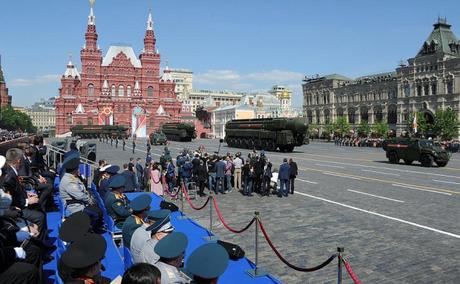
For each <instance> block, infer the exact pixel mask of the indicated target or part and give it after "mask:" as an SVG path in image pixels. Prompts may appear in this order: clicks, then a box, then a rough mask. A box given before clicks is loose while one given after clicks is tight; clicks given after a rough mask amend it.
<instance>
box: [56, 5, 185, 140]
mask: <svg viewBox="0 0 460 284" xmlns="http://www.w3.org/2000/svg"><path fill="white" fill-rule="evenodd" d="M90 4H91V9H90V14H89V17H88V26H87V30H86V34H85V40H86V42H85V45H84V47H83V48H82V49H81V52H80V56H81V66H82V72H81V74H80V73H79V72H78V70H77V68H76V67H75V66H74V65H73V63H72V62H71V61H69V63H68V65H67V70H66V71H65V73H64V75H63V76H62V78H61V88H60V89H59V97H58V98H57V99H56V103H55V105H56V134H64V133H67V132H69V130H70V127H72V126H73V125H77V124H84V125H86V124H92V125H116V124H120V125H126V126H129V127H130V129H131V134H136V135H137V136H138V137H144V136H146V135H148V133H150V132H152V131H153V130H155V129H157V128H158V127H159V126H160V125H161V124H162V123H163V122H165V121H175V120H179V115H180V114H179V112H180V109H181V103H180V102H179V101H178V100H177V99H176V95H175V92H174V88H175V84H174V82H173V79H172V77H171V74H170V71H169V70H168V68H166V69H165V71H164V74H163V75H162V76H161V77H160V54H159V52H158V50H157V49H156V46H155V44H156V38H155V34H154V31H153V21H152V15H151V14H150V13H149V16H148V21H147V29H146V33H145V37H144V49H143V51H142V53H141V54H140V56H139V58H138V57H136V54H135V52H134V50H133V48H132V47H129V46H111V47H110V48H109V49H108V51H107V54H106V55H105V56H104V57H102V51H101V49H100V48H99V46H98V44H97V38H98V34H97V32H96V17H95V16H94V12H93V4H94V0H90Z"/></svg>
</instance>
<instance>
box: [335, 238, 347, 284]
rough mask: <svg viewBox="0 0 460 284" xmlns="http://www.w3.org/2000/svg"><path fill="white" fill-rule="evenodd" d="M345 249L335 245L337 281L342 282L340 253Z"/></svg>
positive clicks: (340, 283)
mask: <svg viewBox="0 0 460 284" xmlns="http://www.w3.org/2000/svg"><path fill="white" fill-rule="evenodd" d="M344 251H345V249H344V248H343V247H337V258H338V259H337V260H338V261H337V283H338V284H342V253H343V252H344Z"/></svg>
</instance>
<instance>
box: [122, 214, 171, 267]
mask: <svg viewBox="0 0 460 284" xmlns="http://www.w3.org/2000/svg"><path fill="white" fill-rule="evenodd" d="M169 214H171V211H170V210H168V209H160V210H153V211H148V212H147V216H146V218H145V223H144V224H142V226H140V227H139V228H137V229H136V230H135V231H134V233H133V235H132V237H131V244H130V246H129V249H130V251H131V256H132V257H133V261H134V263H138V262H141V253H142V251H141V250H142V248H143V247H144V244H145V243H146V242H147V241H148V240H150V235H151V232H150V231H147V228H148V227H150V226H151V225H153V224H155V222H157V221H158V220H159V219H162V218H165V217H166V216H169ZM152 250H153V249H152Z"/></svg>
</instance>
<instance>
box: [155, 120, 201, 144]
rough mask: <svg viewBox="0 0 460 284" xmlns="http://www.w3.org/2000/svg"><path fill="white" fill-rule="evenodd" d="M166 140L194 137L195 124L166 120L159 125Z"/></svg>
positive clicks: (184, 139) (189, 139)
mask: <svg viewBox="0 0 460 284" xmlns="http://www.w3.org/2000/svg"><path fill="white" fill-rule="evenodd" d="M161 132H163V133H164V134H165V135H166V137H167V138H168V140H173V141H188V142H190V141H192V139H195V138H196V132H195V125H193V124H190V123H184V122H168V123H165V124H163V125H162V126H161Z"/></svg>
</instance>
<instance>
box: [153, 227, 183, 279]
mask: <svg viewBox="0 0 460 284" xmlns="http://www.w3.org/2000/svg"><path fill="white" fill-rule="evenodd" d="M187 244H188V239H187V236H186V235H185V234H184V233H180V232H173V233H171V234H169V235H168V236H166V237H164V238H163V239H161V240H160V241H159V242H158V243H157V245H156V246H155V253H156V254H158V255H159V256H160V259H159V260H158V261H157V262H156V263H155V266H156V267H157V268H158V269H159V270H160V272H161V284H169V283H179V284H182V283H189V282H190V280H189V279H188V277H187V276H186V275H185V274H184V273H182V272H181V271H179V267H181V266H182V263H183V261H184V253H185V249H186V248H187Z"/></svg>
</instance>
